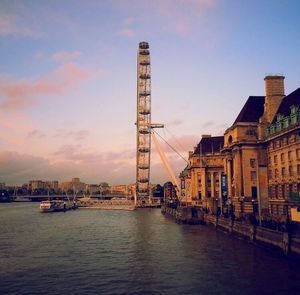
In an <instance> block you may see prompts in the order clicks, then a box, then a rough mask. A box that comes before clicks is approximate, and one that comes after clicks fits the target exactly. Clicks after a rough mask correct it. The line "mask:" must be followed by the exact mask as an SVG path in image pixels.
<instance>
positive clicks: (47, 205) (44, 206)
mask: <svg viewBox="0 0 300 295" xmlns="http://www.w3.org/2000/svg"><path fill="white" fill-rule="evenodd" d="M67 209H68V208H67V204H66V202H64V201H61V200H51V201H50V200H48V201H42V202H41V203H40V211H41V212H42V213H46V212H57V211H66V210H67Z"/></svg>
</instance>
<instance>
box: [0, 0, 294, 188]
mask: <svg viewBox="0 0 300 295" xmlns="http://www.w3.org/2000/svg"><path fill="white" fill-rule="evenodd" d="M140 41H148V42H149V44H150V52H151V61H152V63H151V66H152V69H151V70H152V120H153V122H162V123H165V124H166V127H167V129H166V130H165V131H160V133H161V135H162V136H164V137H165V138H166V139H168V140H169V141H170V143H171V144H172V145H174V147H175V148H176V149H177V150H179V151H180V152H181V153H182V154H183V155H184V156H185V157H187V154H188V150H191V149H193V147H194V146H195V145H196V144H197V142H198V141H199V140H200V137H201V134H212V135H220V134H223V132H224V130H225V129H226V128H227V127H229V126H230V125H231V124H232V123H233V121H234V119H235V117H236V116H237V115H238V113H239V111H240V109H241V107H242V106H243V104H244V103H245V101H246V99H247V97H248V96H249V95H264V80H263V78H264V76H265V75H266V74H268V73H280V74H284V75H285V77H286V79H285V89H286V94H288V93H290V92H292V91H293V90H295V89H296V88H298V87H300V78H299V77H300V1H299V0H294V1H293V0H252V1H246V0H235V1H234V0H149V1H147V0H98V1H96V0H87V1H82V0H64V1H61V0H52V1H38V0H35V1H33V0H26V1H25V0H24V1H14V0H7V1H5V0H0V61H1V62H0V182H6V183H7V184H22V183H25V182H27V181H28V180H30V179H43V180H51V179H55V180H59V181H63V180H68V179H70V178H72V177H80V178H81V179H82V180H83V181H85V182H87V183H99V182H101V181H107V182H109V183H110V184H121V183H131V182H134V181H135V148H136V146H135V145H136V135H135V132H136V130H135V126H134V122H135V119H136V113H135V112H136V57H137V47H138V43H139V42H140ZM166 151H167V156H168V158H169V160H170V162H171V165H172V167H173V169H174V170H175V171H176V173H177V174H178V172H180V171H181V170H182V169H183V168H184V166H185V162H184V161H183V160H182V159H181V158H179V157H178V156H176V155H174V153H173V152H171V151H169V150H168V149H166ZM152 158H153V161H152V167H151V178H152V179H151V181H152V182H153V183H155V182H160V183H163V182H164V181H166V180H167V175H166V173H165V172H164V170H163V168H162V165H161V163H160V160H159V158H158V156H157V155H156V151H155V149H153V157H152Z"/></svg>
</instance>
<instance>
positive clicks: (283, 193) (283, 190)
mask: <svg viewBox="0 0 300 295" xmlns="http://www.w3.org/2000/svg"><path fill="white" fill-rule="evenodd" d="M281 197H282V198H285V185H284V184H283V185H281Z"/></svg>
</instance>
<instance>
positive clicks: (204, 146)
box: [193, 136, 224, 155]
mask: <svg viewBox="0 0 300 295" xmlns="http://www.w3.org/2000/svg"><path fill="white" fill-rule="evenodd" d="M223 145H224V136H210V137H202V138H201V140H200V142H199V143H198V145H197V147H196V149H195V151H194V153H193V154H194V155H199V154H211V153H219V152H220V151H221V149H222V148H223Z"/></svg>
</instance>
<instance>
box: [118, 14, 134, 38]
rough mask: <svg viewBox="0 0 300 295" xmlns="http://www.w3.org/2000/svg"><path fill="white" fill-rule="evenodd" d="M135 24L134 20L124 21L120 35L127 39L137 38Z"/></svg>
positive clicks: (127, 19)
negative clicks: (133, 26)
mask: <svg viewBox="0 0 300 295" xmlns="http://www.w3.org/2000/svg"><path fill="white" fill-rule="evenodd" d="M133 23H134V20H133V18H126V19H125V20H124V21H123V25H122V28H121V30H120V31H119V35H121V36H123V37H127V38H133V37H134V36H135V32H134V30H133V29H132V25H133Z"/></svg>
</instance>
